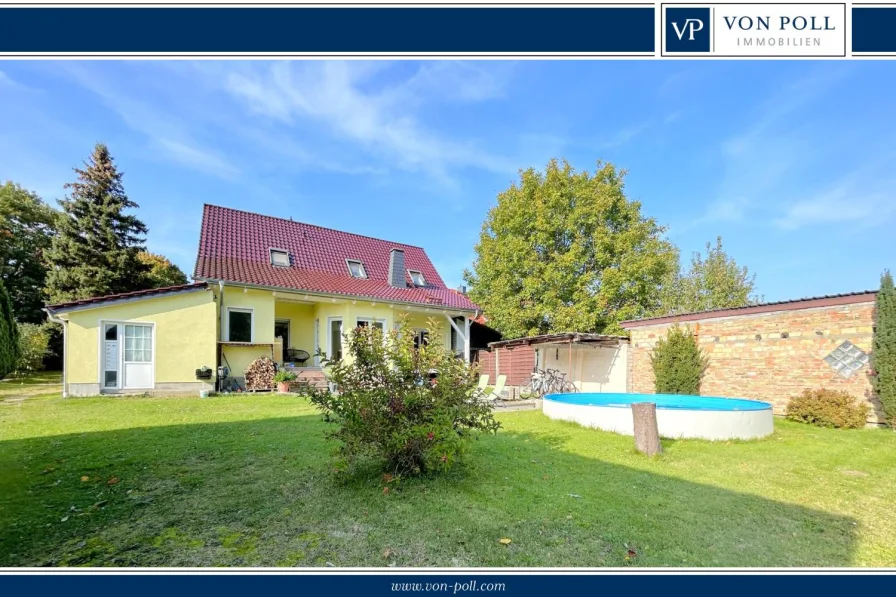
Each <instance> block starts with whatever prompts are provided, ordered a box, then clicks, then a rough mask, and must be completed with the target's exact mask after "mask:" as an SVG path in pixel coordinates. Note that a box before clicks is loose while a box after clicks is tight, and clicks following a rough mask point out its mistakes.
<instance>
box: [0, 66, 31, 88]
mask: <svg viewBox="0 0 896 597" xmlns="http://www.w3.org/2000/svg"><path fill="white" fill-rule="evenodd" d="M0 89H13V90H15V91H33V89H31V87H28V86H27V85H23V84H22V83H19V82H18V81H16V80H14V79H13V78H12V77H10V76H9V75H7V74H6V73H5V72H3V71H2V70H0Z"/></svg>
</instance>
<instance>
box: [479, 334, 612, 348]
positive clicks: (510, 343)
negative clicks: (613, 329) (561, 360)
mask: <svg viewBox="0 0 896 597" xmlns="http://www.w3.org/2000/svg"><path fill="white" fill-rule="evenodd" d="M622 341H628V338H626V337H625V336H608V335H605V334H585V333H581V332H562V333H559V334H542V335H541V336H526V337H523V338H513V339H512V340H500V341H498V342H489V345H488V346H489V348H514V347H516V346H531V345H533V344H601V345H603V346H618V345H619V344H620V343H621V342H622Z"/></svg>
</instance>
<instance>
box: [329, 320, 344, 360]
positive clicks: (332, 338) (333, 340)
mask: <svg viewBox="0 0 896 597" xmlns="http://www.w3.org/2000/svg"><path fill="white" fill-rule="evenodd" d="M327 356H328V357H329V358H330V359H332V360H338V359H341V358H342V318H341V317H328V318H327Z"/></svg>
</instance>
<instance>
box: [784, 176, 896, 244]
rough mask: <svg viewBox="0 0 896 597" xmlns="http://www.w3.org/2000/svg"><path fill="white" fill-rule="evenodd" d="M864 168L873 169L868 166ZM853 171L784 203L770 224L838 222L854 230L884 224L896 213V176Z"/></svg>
mask: <svg viewBox="0 0 896 597" xmlns="http://www.w3.org/2000/svg"><path fill="white" fill-rule="evenodd" d="M865 170H872V171H873V170H874V168H867V169H865ZM867 174H868V172H867V171H864V172H856V173H853V174H850V175H849V176H847V177H845V178H843V179H841V180H838V181H836V182H835V183H833V184H832V185H830V186H828V187H827V188H823V189H822V190H820V191H819V192H817V193H814V194H812V195H810V196H808V197H805V198H802V199H799V200H797V201H795V202H793V203H790V204H789V205H785V207H784V211H783V213H782V214H781V215H780V216H778V217H776V218H774V220H773V221H772V223H773V224H774V225H775V226H776V227H778V228H780V229H782V230H797V229H800V228H805V227H808V226H826V225H838V226H839V227H840V229H841V230H842V229H843V227H844V226H845V227H846V229H847V230H851V231H857V230H862V229H865V228H869V227H873V226H877V225H881V224H886V223H887V222H889V220H890V218H891V217H892V216H893V215H894V214H896V191H894V189H896V177H893V176H892V175H891V176H889V177H887V176H880V175H879V174H880V173H879V172H875V173H874V174H872V175H871V176H868V175H867Z"/></svg>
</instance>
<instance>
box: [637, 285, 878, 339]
mask: <svg viewBox="0 0 896 597" xmlns="http://www.w3.org/2000/svg"><path fill="white" fill-rule="evenodd" d="M876 296H877V291H876V290H860V291H858V292H846V293H843V294H826V295H824V296H813V297H807V298H801V299H791V300H789V301H775V302H771V303H759V304H756V305H748V306H746V307H729V308H722V309H710V310H708V311H694V312H692V313H679V314H677V315H662V316H660V317H647V318H645V319H631V320H629V321H623V322H622V323H620V324H619V325H621V326H622V327H623V329H626V330H627V329H630V328H637V327H641V326H645V325H657V324H661V323H678V322H681V321H699V320H701V319H716V318H719V317H733V316H735V315H753V314H756V313H775V312H778V311H795V310H798V309H815V308H818V307H834V306H837V305H852V304H855V303H867V302H873V301H874V300H875V297H876Z"/></svg>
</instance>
